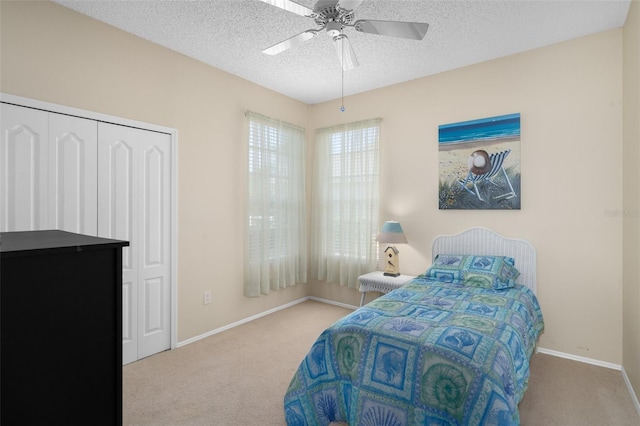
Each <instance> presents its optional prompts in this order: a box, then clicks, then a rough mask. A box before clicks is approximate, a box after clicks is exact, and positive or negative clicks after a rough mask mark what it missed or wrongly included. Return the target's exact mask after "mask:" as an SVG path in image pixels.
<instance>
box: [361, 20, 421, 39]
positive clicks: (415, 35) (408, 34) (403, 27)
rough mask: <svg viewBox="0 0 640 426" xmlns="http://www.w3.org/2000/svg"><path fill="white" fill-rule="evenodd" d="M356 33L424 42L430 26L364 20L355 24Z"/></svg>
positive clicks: (417, 23) (416, 23)
mask: <svg viewBox="0 0 640 426" xmlns="http://www.w3.org/2000/svg"><path fill="white" fill-rule="evenodd" d="M353 26H354V27H355V29H356V31H360V32H363V33H369V34H380V35H385V36H391V37H400V38H409V39H412V40H422V39H423V38H424V36H425V35H426V34H427V30H428V29H429V24H424V23H420V22H399V21H372V20H369V19H363V20H360V21H356V23H355V24H353Z"/></svg>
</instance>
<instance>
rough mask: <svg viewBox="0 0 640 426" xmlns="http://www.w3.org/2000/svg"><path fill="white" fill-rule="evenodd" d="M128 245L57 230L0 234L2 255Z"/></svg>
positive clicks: (117, 241) (118, 241)
mask: <svg viewBox="0 0 640 426" xmlns="http://www.w3.org/2000/svg"><path fill="white" fill-rule="evenodd" d="M128 245H129V243H128V242H127V241H121V240H111V239H108V238H98V237H92V236H90V235H82V234H74V233H73V232H66V231H59V230H45V231H23V232H1V233H0V252H1V253H3V254H8V253H17V252H24V251H33V250H58V249H73V248H75V249H77V250H81V249H83V248H112V247H125V246H128Z"/></svg>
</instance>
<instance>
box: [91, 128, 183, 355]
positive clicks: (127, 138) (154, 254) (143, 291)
mask: <svg viewBox="0 0 640 426" xmlns="http://www.w3.org/2000/svg"><path fill="white" fill-rule="evenodd" d="M98 135H99V136H98V162H99V164H98V236H100V237H105V238H113V239H120V240H126V241H129V242H130V246H129V247H125V248H124V249H123V256H122V257H123V259H122V264H123V291H122V297H123V301H122V310H123V315H122V325H123V330H122V332H123V353H122V355H123V363H124V364H127V363H129V362H133V361H135V360H137V359H141V358H144V357H146V356H149V355H152V354H154V353H157V352H160V351H162V350H166V349H169V348H170V347H171V329H170V326H171V323H170V320H171V318H170V316H171V288H170V280H171V252H170V247H171V232H170V231H171V228H170V226H171V225H170V222H171V137H170V135H168V134H165V133H159V132H154V131H149V130H141V129H137V128H132V127H124V126H117V125H113V124H108V123H99V125H98Z"/></svg>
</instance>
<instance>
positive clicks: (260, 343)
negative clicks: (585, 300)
mask: <svg viewBox="0 0 640 426" xmlns="http://www.w3.org/2000/svg"><path fill="white" fill-rule="evenodd" d="M350 312H351V311H350V310H348V309H345V308H340V307H336V306H332V305H327V304H324V303H319V302H314V301H307V302H304V303H301V304H298V305H295V306H293V307H291V308H288V309H285V310H282V311H279V312H276V313H274V314H271V315H268V316H265V317H263V318H260V319H258V320H255V321H252V322H249V323H246V324H243V325H241V326H239V327H236V328H233V329H231V330H227V331H225V332H223V333H219V334H216V335H214V336H211V337H208V338H206V339H203V340H200V341H198V342H195V343H192V344H190V345H187V346H184V347H182V348H179V349H177V350H174V351H167V352H163V353H160V354H157V355H154V356H152V357H149V358H146V359H143V360H141V361H138V362H135V363H132V364H129V365H127V366H125V367H124V373H123V411H124V424H125V425H167V426H169V425H171V426H178V425H223V426H250V425H259V426H269V425H278V426H284V425H285V421H284V412H283V403H282V399H283V396H284V393H285V391H286V389H287V386H288V385H289V380H290V379H291V377H292V376H293V373H294V371H295V370H296V368H297V367H298V364H299V363H300V361H301V360H302V358H303V357H304V355H305V354H306V352H307V351H308V350H309V348H310V347H311V344H312V343H313V342H314V341H315V339H316V337H317V336H318V335H319V334H320V333H321V332H322V330H324V329H325V328H326V327H327V326H329V325H330V324H332V323H333V322H334V321H336V320H337V319H339V318H340V317H342V316H344V315H346V314H348V313H350ZM520 417H521V421H522V425H524V426H537V425H540V426H543V425H544V426H555V425H557V426H573V425H576V426H578V425H580V426H590V425H593V426H596V425H597V426H601V425H611V426H623V425H640V416H639V415H638V413H637V412H636V409H635V406H634V404H633V401H632V399H631V396H630V395H629V392H628V391H627V387H626V386H625V384H624V380H623V378H622V374H621V373H620V372H619V371H616V370H611V369H607V368H602V367H596V366H593V365H589V364H583V363H579V362H575V361H569V360H566V359H562V358H557V357H553V356H549V355H542V354H536V355H534V356H533V358H532V360H531V380H530V383H529V390H528V391H527V393H526V394H525V397H524V399H523V400H522V402H521V404H520ZM352 426H355V425H352Z"/></svg>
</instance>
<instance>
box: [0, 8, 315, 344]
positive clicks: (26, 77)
mask: <svg viewBox="0 0 640 426" xmlns="http://www.w3.org/2000/svg"><path fill="white" fill-rule="evenodd" d="M0 10H1V19H2V21H1V23H0V25H1V33H0V35H1V43H2V44H1V46H0V48H1V52H2V56H1V64H0V73H1V79H0V91H2V92H3V93H8V94H13V95H18V96H24V97H29V98H34V99H38V100H42V101H47V102H53V103H57V104H61V105H66V106H71V107H76V108H82V109H86V110H91V111H97V112H100V113H104V114H110V115H115V116H120V117H126V118H129V119H133V120H140V121H144V122H149V123H154V124H158V125H163V126H168V127H175V128H177V129H178V139H179V149H178V156H179V164H178V168H179V182H178V184H179V186H178V192H179V195H178V197H179V203H178V215H179V222H178V234H179V237H178V238H179V244H178V259H179V264H178V341H183V340H186V339H189V338H191V337H194V336H198V335H200V334H203V333H206V332H207V331H210V330H213V329H215V328H218V327H221V326H223V325H227V324H229V323H231V322H234V321H238V320H241V319H244V318H247V317H250V316H252V315H255V314H258V313H261V312H264V311H266V310H269V309H272V308H274V307H277V306H280V305H282V304H285V303H288V302H290V301H292V300H297V299H299V298H301V297H304V296H306V292H307V288H306V287H304V286H297V287H293V288H290V289H286V290H284V291H279V292H277V293H273V294H272V295H270V296H269V297H261V298H256V299H249V298H246V297H244V295H243V284H242V262H241V259H242V230H243V227H242V224H243V222H242V209H243V193H244V191H243V188H244V183H243V168H242V167H239V165H242V164H243V163H244V151H243V149H244V148H243V147H244V146H245V144H244V142H243V141H244V140H245V138H244V132H245V118H244V112H245V111H246V110H253V111H256V112H260V113H263V114H267V115H270V116H272V117H276V118H279V119H282V120H285V121H288V122H291V123H294V124H297V125H300V126H304V127H307V126H308V124H307V117H308V114H309V107H308V106H307V105H305V104H302V103H300V102H297V101H294V100H292V99H290V98H287V97H285V96H282V95H279V94H276V93H274V92H272V91H269V90H267V89H264V88H261V87H259V86H257V85H255V84H252V83H249V82H247V81H246V80H242V79H240V78H237V77H234V76H232V75H230V74H227V73H224V72H222V71H219V70H217V69H214V68H212V67H209V66H206V65H204V64H202V63H200V62H197V61H194V60H192V59H189V58H187V57H185V56H182V55H179V54H176V53H173V52H171V51H169V50H167V49H164V48H161V47H159V46H156V45H153V44H151V43H149V42H146V41H144V40H142V39H139V38H136V37H134V36H131V35H129V34H126V33H124V32H122V31H119V30H116V29H115V28H113V27H110V26H107V25H104V24H101V23H99V22H97V21H95V20H92V19H89V18H86V17H84V16H82V15H80V14H77V13H75V12H72V11H70V10H68V9H66V8H63V7H61V6H58V5H56V4H54V3H50V2H32V1H23V2H7V1H2V2H1V3H0ZM205 290H211V291H212V292H213V294H214V296H213V303H212V304H210V305H203V303H202V297H203V292H204V291H205Z"/></svg>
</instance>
